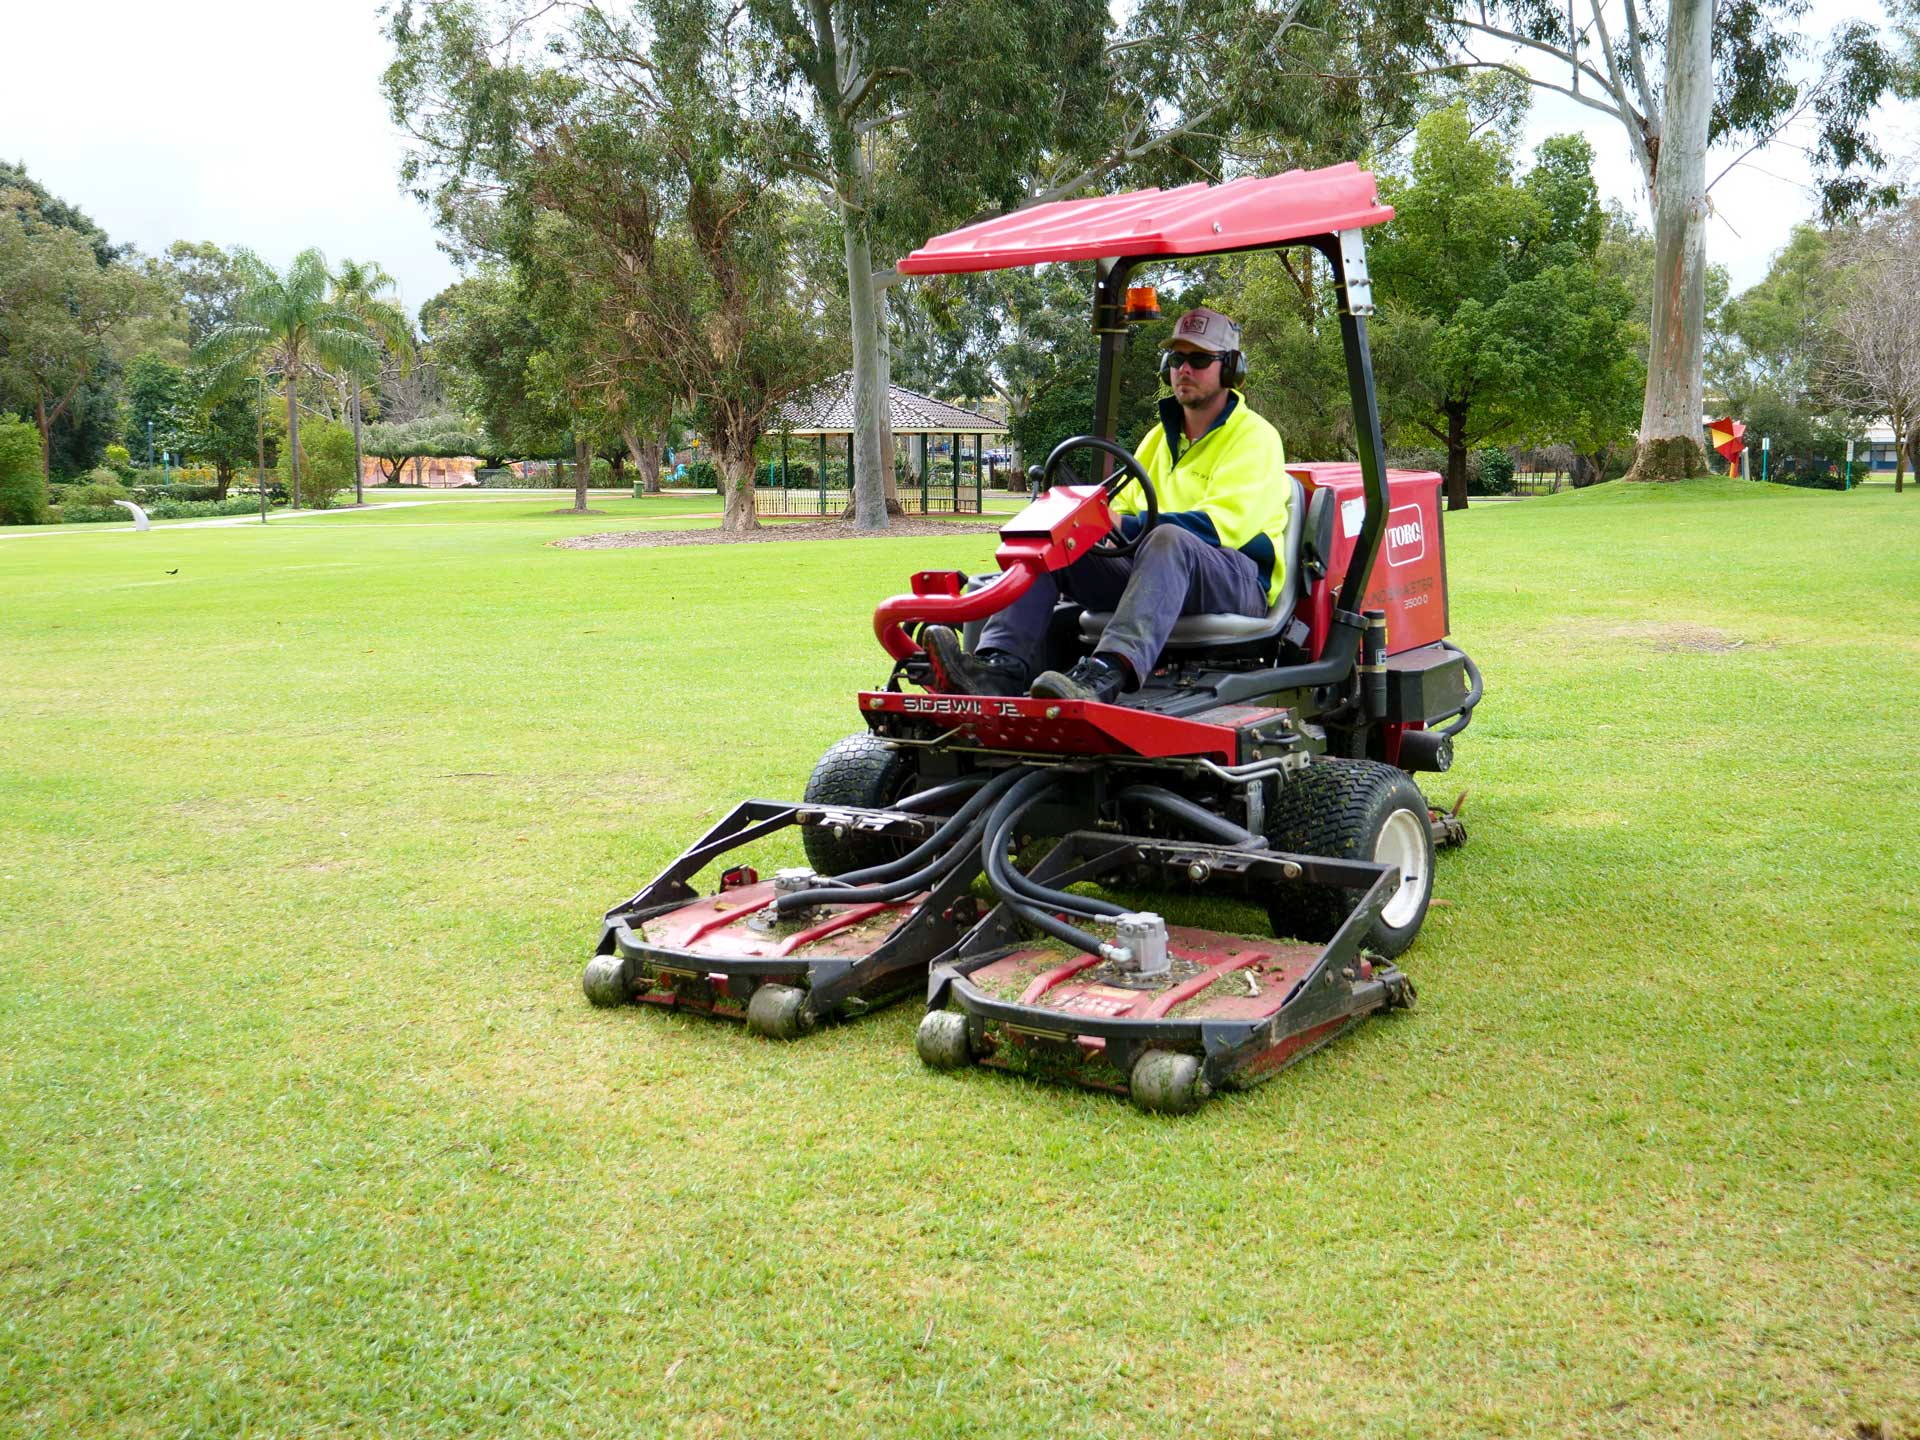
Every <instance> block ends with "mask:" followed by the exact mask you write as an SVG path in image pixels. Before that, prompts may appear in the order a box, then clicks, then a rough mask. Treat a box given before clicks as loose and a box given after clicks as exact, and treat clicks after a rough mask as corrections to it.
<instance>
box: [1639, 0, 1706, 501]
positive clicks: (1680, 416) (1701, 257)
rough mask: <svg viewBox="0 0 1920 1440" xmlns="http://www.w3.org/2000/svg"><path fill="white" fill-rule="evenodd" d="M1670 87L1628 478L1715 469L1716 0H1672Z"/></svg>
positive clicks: (1656, 191) (1657, 174)
mask: <svg viewBox="0 0 1920 1440" xmlns="http://www.w3.org/2000/svg"><path fill="white" fill-rule="evenodd" d="M1666 63H1667V70H1666V95H1665V99H1664V101H1663V106H1662V109H1663V113H1662V117H1661V125H1660V143H1659V150H1658V152H1657V156H1658V158H1657V159H1656V161H1655V165H1654V176H1653V315H1652V325H1651V328H1650V331H1649V334H1650V336H1651V344H1650V346H1649V350H1648V361H1647V393H1646V399H1645V402H1644V403H1643V405H1642V407H1641V411H1640V449H1639V453H1638V454H1637V455H1636V456H1635V457H1634V462H1633V468H1632V469H1631V470H1629V471H1628V472H1627V477H1626V478H1627V479H1629V480H1683V479H1685V478H1687V477H1688V476H1691V475H1704V474H1706V473H1707V463H1706V453H1705V451H1704V450H1703V449H1702V448H1701V444H1700V413H1701V411H1700V407H1701V388H1702V377H1701V363H1702V355H1701V345H1702V340H1701V336H1702V330H1703V327H1704V324H1705V319H1706V270H1707V257H1706V226H1707V123H1708V118H1709V113H1710V111H1711V108H1712V105H1713V0H1672V4H1671V6H1670V7H1669V10H1668V31H1667V62H1666Z"/></svg>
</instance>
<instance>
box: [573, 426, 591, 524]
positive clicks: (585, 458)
mask: <svg viewBox="0 0 1920 1440" xmlns="http://www.w3.org/2000/svg"><path fill="white" fill-rule="evenodd" d="M592 479H593V445H592V443H591V442H590V441H588V440H587V439H586V438H585V437H584V436H582V437H579V438H576V439H575V440H574V442H573V508H574V512H575V513H576V514H580V515H584V514H586V513H587V482H588V481H590V480H592Z"/></svg>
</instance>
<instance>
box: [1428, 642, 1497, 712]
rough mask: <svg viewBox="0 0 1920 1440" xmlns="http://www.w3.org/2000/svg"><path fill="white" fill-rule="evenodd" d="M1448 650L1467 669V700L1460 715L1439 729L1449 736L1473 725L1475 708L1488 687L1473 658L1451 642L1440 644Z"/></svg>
mask: <svg viewBox="0 0 1920 1440" xmlns="http://www.w3.org/2000/svg"><path fill="white" fill-rule="evenodd" d="M1440 643H1441V644H1442V645H1444V646H1446V647H1447V649H1448V650H1450V651H1452V652H1453V653H1454V654H1455V655H1458V656H1459V657H1460V660H1461V662H1462V663H1463V664H1464V665H1465V666H1466V667H1467V698H1466V699H1465V700H1463V701H1461V702H1460V713H1459V715H1457V716H1456V717H1455V718H1454V719H1452V720H1449V721H1448V722H1447V723H1446V724H1444V725H1442V726H1440V727H1439V731H1438V733H1440V734H1442V735H1447V736H1453V735H1458V734H1459V733H1460V732H1461V731H1462V730H1464V729H1466V728H1467V726H1468V725H1470V724H1472V723H1473V707H1474V706H1476V705H1478V704H1479V703H1480V697H1481V696H1482V695H1484V694H1486V686H1485V685H1483V684H1482V683H1481V680H1480V667H1479V666H1478V665H1476V664H1474V663H1473V657H1472V656H1471V655H1469V654H1467V652H1466V651H1464V650H1462V649H1461V648H1460V647H1459V646H1458V645H1455V644H1454V643H1453V642H1452V641H1451V640H1442V641H1441V642H1440Z"/></svg>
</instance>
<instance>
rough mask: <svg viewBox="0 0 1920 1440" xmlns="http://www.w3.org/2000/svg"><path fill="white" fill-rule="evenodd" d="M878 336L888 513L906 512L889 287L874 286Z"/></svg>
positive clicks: (881, 439) (882, 459)
mask: <svg viewBox="0 0 1920 1440" xmlns="http://www.w3.org/2000/svg"><path fill="white" fill-rule="evenodd" d="M873 326H874V338H875V339H877V340H878V341H879V342H880V424H879V427H878V430H877V432H876V433H877V436H878V438H877V440H876V441H875V444H877V445H878V446H879V447H880V465H881V470H882V473H883V474H884V475H885V477H886V494H887V514H888V515H905V514H906V513H907V512H906V508H905V507H904V506H902V505H901V503H900V467H899V463H898V461H897V460H896V458H895V454H894V447H893V331H892V329H891V328H890V327H889V326H888V324H887V287H885V286H882V285H879V284H875V285H874V287H873Z"/></svg>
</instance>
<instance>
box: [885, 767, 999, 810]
mask: <svg viewBox="0 0 1920 1440" xmlns="http://www.w3.org/2000/svg"><path fill="white" fill-rule="evenodd" d="M990 778H991V777H990V776H989V775H988V774H987V772H986V771H984V770H976V771H974V772H973V774H971V775H963V776H961V777H960V778H959V779H958V780H952V781H949V782H948V783H947V784H945V785H936V786H934V787H933V788H932V789H931V790H916V791H914V793H913V794H911V795H908V796H906V797H905V798H904V799H901V800H896V801H894V802H893V808H894V809H895V810H904V811H906V812H907V813H908V814H909V815H918V814H919V813H920V812H921V811H923V810H938V809H939V808H940V807H941V806H942V805H944V804H946V803H947V801H949V800H954V799H957V798H959V797H960V796H962V795H971V794H972V793H973V792H974V791H976V790H978V789H979V788H980V787H981V786H982V785H984V784H986V783H987V781H988V780H989V779H990Z"/></svg>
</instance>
